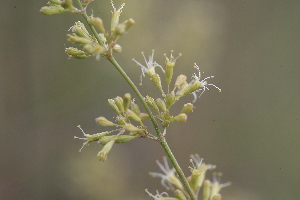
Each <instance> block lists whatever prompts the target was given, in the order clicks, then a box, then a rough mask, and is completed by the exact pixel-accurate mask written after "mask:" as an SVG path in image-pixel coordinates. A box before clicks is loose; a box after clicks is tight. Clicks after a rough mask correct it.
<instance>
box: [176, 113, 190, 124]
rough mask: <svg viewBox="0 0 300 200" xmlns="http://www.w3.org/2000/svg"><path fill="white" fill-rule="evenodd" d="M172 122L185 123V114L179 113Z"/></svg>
mask: <svg viewBox="0 0 300 200" xmlns="http://www.w3.org/2000/svg"><path fill="white" fill-rule="evenodd" d="M174 120H175V121H177V122H186V120H187V115H186V114H185V113H180V114H179V115H177V116H176V117H174Z"/></svg>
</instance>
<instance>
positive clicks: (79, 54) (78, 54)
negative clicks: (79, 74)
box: [65, 47, 90, 59]
mask: <svg viewBox="0 0 300 200" xmlns="http://www.w3.org/2000/svg"><path fill="white" fill-rule="evenodd" d="M65 52H66V53H67V54H68V55H69V56H70V57H72V58H78V59H83V58H88V57H90V55H86V52H84V51H82V50H79V49H77V48H74V47H68V48H66V49H65Z"/></svg>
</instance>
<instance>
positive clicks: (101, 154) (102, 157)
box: [97, 140, 115, 162]
mask: <svg viewBox="0 0 300 200" xmlns="http://www.w3.org/2000/svg"><path fill="white" fill-rule="evenodd" d="M114 143H115V140H111V141H109V142H108V143H107V144H106V145H104V147H103V149H102V150H101V151H99V153H98V155H97V156H98V157H99V160H100V161H103V162H104V161H106V159H107V154H108V153H109V152H110V150H111V148H112V147H113V145H114Z"/></svg>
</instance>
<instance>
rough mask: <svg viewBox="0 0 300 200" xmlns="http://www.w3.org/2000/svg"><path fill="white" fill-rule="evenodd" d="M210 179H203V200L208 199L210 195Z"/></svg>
mask: <svg viewBox="0 0 300 200" xmlns="http://www.w3.org/2000/svg"><path fill="white" fill-rule="evenodd" d="M210 185H211V184H210V181H209V180H205V181H204V183H203V200H209V197H210Z"/></svg>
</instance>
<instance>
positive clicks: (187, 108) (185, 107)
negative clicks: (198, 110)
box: [181, 103, 194, 114]
mask: <svg viewBox="0 0 300 200" xmlns="http://www.w3.org/2000/svg"><path fill="white" fill-rule="evenodd" d="M193 109H194V106H193V104H191V103H187V104H184V105H183V108H182V110H181V113H185V114H188V113H189V112H192V111H193Z"/></svg>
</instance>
